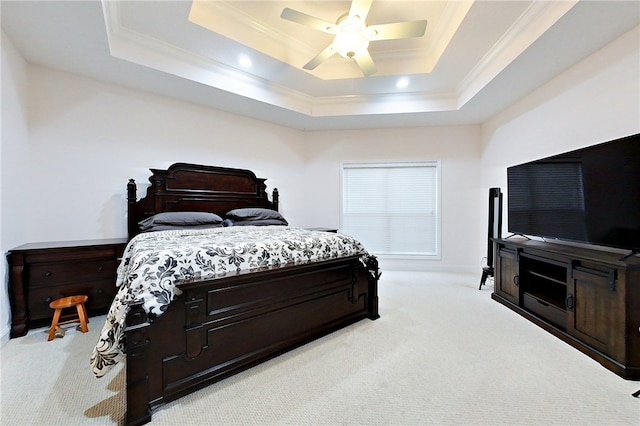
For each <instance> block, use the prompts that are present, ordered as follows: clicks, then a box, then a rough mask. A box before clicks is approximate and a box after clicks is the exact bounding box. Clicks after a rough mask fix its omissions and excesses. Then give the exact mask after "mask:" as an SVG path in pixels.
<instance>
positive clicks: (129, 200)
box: [127, 179, 137, 238]
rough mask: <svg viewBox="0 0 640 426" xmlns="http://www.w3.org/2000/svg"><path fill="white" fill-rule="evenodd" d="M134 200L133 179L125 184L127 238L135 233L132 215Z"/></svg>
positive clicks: (135, 195)
mask: <svg viewBox="0 0 640 426" xmlns="http://www.w3.org/2000/svg"><path fill="white" fill-rule="evenodd" d="M136 198H137V187H136V181H135V180H133V179H129V183H127V234H128V235H127V236H128V237H129V238H131V237H132V236H133V235H135V234H136V233H137V229H136V218H135V215H134V214H133V206H134V204H135V203H136Z"/></svg>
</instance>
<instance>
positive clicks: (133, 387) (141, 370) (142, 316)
mask: <svg viewBox="0 0 640 426" xmlns="http://www.w3.org/2000/svg"><path fill="white" fill-rule="evenodd" d="M125 323H126V326H125V329H124V333H125V339H126V346H127V365H126V373H127V374H126V376H127V377H126V381H127V387H126V389H127V391H126V392H127V413H126V425H127V426H137V425H143V424H145V423H149V422H150V421H151V408H150V407H149V372H148V371H147V369H148V364H147V358H148V357H147V354H148V350H149V336H148V326H149V325H150V323H149V321H148V318H147V313H146V312H145V311H144V309H142V303H137V304H134V305H132V306H131V308H130V310H129V312H128V313H127V318H126V321H125Z"/></svg>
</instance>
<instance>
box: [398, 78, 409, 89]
mask: <svg viewBox="0 0 640 426" xmlns="http://www.w3.org/2000/svg"><path fill="white" fill-rule="evenodd" d="M408 85H409V79H408V78H407V77H401V78H400V79H399V80H398V82H397V83H396V87H397V88H398V89H404V88H405V87H407V86H408Z"/></svg>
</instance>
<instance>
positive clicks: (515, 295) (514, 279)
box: [495, 246, 520, 304]
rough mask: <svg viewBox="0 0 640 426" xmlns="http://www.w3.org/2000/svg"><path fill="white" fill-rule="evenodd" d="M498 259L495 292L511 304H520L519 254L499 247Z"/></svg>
mask: <svg viewBox="0 0 640 426" xmlns="http://www.w3.org/2000/svg"><path fill="white" fill-rule="evenodd" d="M498 258H499V259H498V269H497V271H496V273H497V275H498V276H497V277H496V280H495V287H496V288H495V291H496V292H497V293H498V294H499V295H500V296H502V297H504V298H505V299H507V300H509V301H510V302H513V303H515V304H518V303H519V301H520V292H519V287H518V284H519V283H518V280H519V277H518V252H517V251H516V250H513V249H510V248H507V247H504V246H498Z"/></svg>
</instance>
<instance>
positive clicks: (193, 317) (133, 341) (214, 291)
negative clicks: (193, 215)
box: [125, 163, 379, 425]
mask: <svg viewBox="0 0 640 426" xmlns="http://www.w3.org/2000/svg"><path fill="white" fill-rule="evenodd" d="M151 171H152V172H153V175H152V176H151V177H150V178H149V180H150V182H151V186H150V187H149V188H148V190H147V193H146V197H144V198H143V199H141V200H139V201H136V199H135V194H136V184H135V182H134V181H130V182H129V185H128V194H129V196H128V198H129V231H130V234H131V235H135V234H136V233H137V232H138V231H137V228H136V223H137V222H138V221H139V220H141V219H143V218H145V217H148V216H150V215H152V214H154V213H159V212H163V211H180V210H183V211H208V212H213V213H217V214H219V215H221V216H224V214H225V213H226V212H227V211H229V210H231V209H234V208H238V207H265V208H272V209H277V195H275V196H274V201H273V202H270V201H269V200H268V199H267V195H266V192H265V184H264V179H258V178H256V177H255V175H254V174H253V173H252V172H251V171H249V170H242V169H228V168H220V167H209V166H199V165H192V164H184V163H178V164H174V165H173V166H171V167H169V169H168V170H155V169H152V170H151ZM276 194H277V192H276ZM378 277H379V272H378V266H377V262H376V261H375V258H371V259H369V262H368V264H366V265H364V264H363V263H362V262H361V259H360V257H359V256H352V257H347V258H340V259H333V260H328V261H322V262H317V263H308V264H303V265H296V266H288V267H282V268H275V269H270V268H269V269H265V270H262V271H260V272H245V273H239V274H236V275H230V276H227V277H223V278H217V279H209V280H201V281H190V282H183V283H178V284H179V287H180V289H181V290H182V292H183V293H182V295H181V296H179V297H178V298H177V299H176V300H174V301H173V302H172V303H171V304H170V305H169V307H168V308H167V310H166V312H165V313H164V314H163V315H161V316H160V317H158V318H157V319H156V320H154V321H153V322H151V321H150V319H149V318H148V317H147V314H146V313H145V312H144V310H143V309H142V308H141V306H140V305H134V306H132V307H131V309H130V311H129V313H128V315H127V319H126V329H125V338H126V347H127V361H126V376H127V379H126V380H127V415H126V423H127V424H128V425H137V424H143V423H146V422H148V421H150V420H151V414H152V411H153V410H154V409H156V408H158V407H160V406H161V405H163V404H165V403H167V402H169V401H172V400H175V399H177V398H180V397H181V396H184V395H186V394H188V393H190V392H193V391H194V390H197V389H200V388H202V387H205V386H208V385H210V384H212V383H214V382H217V381H219V380H222V379H224V378H226V377H229V376H231V375H233V374H235V373H238V372H240V371H242V370H245V369H248V368H250V367H252V366H255V365H257V364H259V363H261V362H263V361H266V360H268V359H270V358H273V357H275V356H277V355H280V354H282V353H284V352H286V351H289V350H291V349H293V348H296V347H298V346H300V345H303V344H305V343H307V342H309V341H311V340H314V339H316V338H318V337H321V336H324V335H326V334H328V333H331V332H332V331H335V330H337V329H340V328H342V327H345V326H347V325H349V324H352V323H354V322H356V321H359V320H361V319H364V318H369V319H372V320H374V319H377V318H378V317H379V315H378V294H377V284H378Z"/></svg>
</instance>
